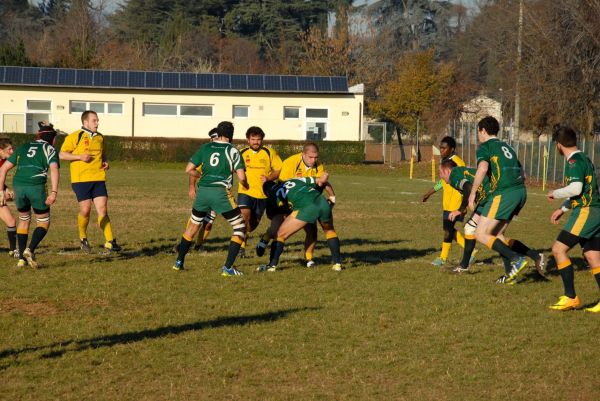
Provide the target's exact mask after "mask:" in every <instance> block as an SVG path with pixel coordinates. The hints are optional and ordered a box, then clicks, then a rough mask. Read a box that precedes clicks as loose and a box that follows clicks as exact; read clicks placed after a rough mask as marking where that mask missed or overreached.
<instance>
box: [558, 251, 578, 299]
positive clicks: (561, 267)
mask: <svg viewBox="0 0 600 401" xmlns="http://www.w3.org/2000/svg"><path fill="white" fill-rule="evenodd" d="M557 267H558V272H559V273H560V277H561V278H562V282H563V286H564V287H565V295H566V296H568V297H569V298H575V269H574V268H573V265H572V264H571V260H570V259H567V260H565V261H564V262H562V263H559V264H558V265H557Z"/></svg>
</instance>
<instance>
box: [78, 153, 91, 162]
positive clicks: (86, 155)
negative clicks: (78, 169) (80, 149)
mask: <svg viewBox="0 0 600 401" xmlns="http://www.w3.org/2000/svg"><path fill="white" fill-rule="evenodd" d="M92 159H93V158H92V155H90V154H89V153H82V154H80V155H79V160H81V161H82V162H84V163H89V162H91V161H92Z"/></svg>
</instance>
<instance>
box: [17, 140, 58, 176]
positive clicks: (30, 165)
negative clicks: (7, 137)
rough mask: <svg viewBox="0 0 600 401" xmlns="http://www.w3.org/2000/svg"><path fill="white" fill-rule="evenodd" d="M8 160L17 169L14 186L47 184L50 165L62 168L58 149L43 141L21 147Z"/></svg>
mask: <svg viewBox="0 0 600 401" xmlns="http://www.w3.org/2000/svg"><path fill="white" fill-rule="evenodd" d="M7 160H8V161H9V162H11V163H12V164H14V165H15V167H16V168H15V170H16V172H15V177H14V178H13V185H39V184H45V183H46V181H48V168H49V167H50V164H52V163H56V164H57V165H59V166H60V164H59V162H58V155H57V154H56V149H54V147H53V146H52V145H50V144H49V143H48V142H46V141H42V140H41V139H40V140H37V141H34V142H30V143H26V144H24V145H21V146H19V147H18V148H17V149H16V150H15V151H14V153H13V154H12V155H10V157H9V158H8V159H7Z"/></svg>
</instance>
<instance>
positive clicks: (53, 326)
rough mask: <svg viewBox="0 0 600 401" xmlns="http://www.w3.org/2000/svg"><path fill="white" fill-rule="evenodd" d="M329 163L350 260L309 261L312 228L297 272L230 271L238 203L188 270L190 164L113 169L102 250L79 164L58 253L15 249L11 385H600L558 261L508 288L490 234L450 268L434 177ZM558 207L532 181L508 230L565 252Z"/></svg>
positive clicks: (4, 381)
mask: <svg viewBox="0 0 600 401" xmlns="http://www.w3.org/2000/svg"><path fill="white" fill-rule="evenodd" d="M423 168H424V169H425V168H426V166H425V167H423ZM330 171H331V173H332V177H331V181H332V183H333V185H334V186H335V188H336V191H337V199H338V204H337V205H336V208H335V216H336V227H337V230H338V233H339V236H340V238H341V240H342V252H343V254H344V259H345V265H346V267H348V269H346V270H345V271H343V272H341V273H336V272H333V271H331V270H330V264H329V260H328V250H327V248H326V246H325V245H324V243H323V242H320V245H319V248H318V250H317V256H318V261H319V262H320V263H319V266H318V268H316V269H313V270H306V269H305V268H302V267H301V265H300V258H301V241H302V240H303V237H302V235H300V234H298V235H297V236H295V237H293V238H292V239H291V240H290V242H289V246H288V248H287V249H286V253H285V254H284V258H283V259H282V260H283V263H282V266H284V267H288V269H285V270H283V271H281V272H276V273H262V274H257V273H253V271H254V268H255V267H257V266H258V264H259V263H264V260H259V259H258V258H256V257H254V258H251V259H243V260H240V261H238V263H237V265H236V266H237V267H238V268H239V269H240V270H242V271H243V272H245V273H246V275H245V276H244V277H239V278H223V277H221V276H219V274H218V269H219V268H220V266H221V264H222V262H223V260H224V258H225V248H226V243H227V242H228V238H229V233H230V228H229V226H228V225H227V224H226V223H225V221H224V220H223V219H222V218H219V219H218V220H217V222H216V224H215V229H214V230H213V235H212V237H211V238H210V241H209V243H208V248H209V251H210V252H208V253H207V254H198V253H192V254H190V256H189V257H188V259H187V261H186V269H187V270H186V271H184V272H175V271H173V270H172V269H171V266H172V264H173V261H174V255H173V254H171V253H169V251H170V250H171V248H172V247H173V245H174V244H175V243H176V241H177V239H178V238H179V236H180V234H181V232H182V230H183V228H184V224H185V221H186V219H187V217H188V215H189V211H190V201H189V200H188V199H187V178H186V176H185V174H184V173H183V166H180V165H161V166H154V167H153V166H150V165H147V164H146V165H142V164H120V165H116V166H113V169H112V170H111V172H110V176H109V191H110V194H111V200H110V203H109V212H110V216H111V220H112V221H113V226H114V231H115V234H116V236H117V239H118V240H119V242H120V243H121V244H122V245H123V246H124V248H125V251H124V252H123V253H122V254H121V255H119V256H104V255H101V254H100V253H99V251H100V249H99V248H98V245H100V244H101V242H102V241H101V236H100V231H99V230H98V229H96V228H94V229H93V230H90V242H92V244H93V245H95V246H96V250H97V253H94V254H92V255H83V254H81V253H80V252H79V248H78V243H77V228H76V213H77V211H76V208H75V205H76V202H75V199H74V196H73V195H72V193H71V191H70V189H69V185H68V177H67V174H68V169H67V168H63V174H64V175H65V176H64V177H63V182H62V184H61V191H60V194H59V200H58V203H57V205H56V207H54V208H53V212H52V226H51V228H50V232H49V234H48V236H47V237H46V239H45V240H44V242H43V243H42V247H41V248H40V250H39V252H38V259H39V261H40V263H42V264H43V265H44V268H42V269H39V270H37V271H32V270H30V269H25V270H18V269H17V268H16V263H15V262H14V261H13V260H12V259H9V257H8V256H3V257H2V265H1V266H2V267H1V268H0V399H1V400H36V401H39V400H58V399H60V400H209V399H210V400H221V399H231V400H508V399H511V400H590V401H597V400H598V399H600V386H599V384H600V382H599V379H598V372H600V341H599V339H598V332H599V328H600V320H599V316H596V315H593V314H589V313H585V312H583V311H575V312H567V313H560V312H553V311H550V310H548V308H547V307H548V305H549V304H551V303H553V302H554V301H555V300H556V298H557V297H558V296H559V295H561V294H562V284H561V282H560V278H559V277H558V276H557V274H556V270H552V271H551V272H550V275H549V278H550V279H549V280H542V279H540V278H538V277H537V275H536V273H535V272H534V271H530V272H529V273H528V276H527V277H528V280H527V281H525V282H524V283H521V284H518V285H515V286H503V285H497V284H495V283H494V280H495V279H496V278H497V277H498V276H499V275H500V274H501V273H502V268H501V262H500V260H499V259H498V258H495V257H494V255H493V254H492V253H491V252H490V251H488V250H485V249H482V248H481V247H479V246H478V248H479V249H480V252H479V254H478V259H479V260H480V261H483V264H480V265H477V266H476V271H475V273H474V274H467V275H460V276H457V275H452V274H449V273H444V272H442V271H440V270H439V269H438V268H435V267H433V266H431V265H430V264H429V263H430V261H431V260H432V259H433V258H434V257H435V256H437V252H438V248H439V246H440V241H441V197H440V196H437V195H436V196H437V197H436V196H434V197H433V198H432V199H431V201H430V202H428V203H426V204H423V203H421V202H420V196H421V194H422V193H424V192H425V191H426V190H427V189H428V188H429V187H430V185H431V183H430V182H427V181H425V180H412V181H410V180H408V179H407V178H406V171H405V170H404V169H402V170H400V169H395V170H389V169H387V168H384V167H380V166H370V167H338V166H335V167H333V168H332V169H331V170H330ZM424 171H426V169H425V170H424ZM425 175H426V174H423V176H425ZM554 206H555V205H553V204H551V203H550V202H548V201H547V200H546V199H545V198H544V196H543V194H542V192H541V191H540V190H539V189H532V190H530V191H529V201H528V203H527V206H526V207H525V209H524V211H523V213H522V215H521V216H519V218H518V219H517V220H516V221H515V222H514V223H513V224H512V226H511V228H510V229H509V232H508V234H509V236H511V235H512V236H513V237H515V238H519V239H521V240H522V241H523V242H525V243H527V244H529V245H530V246H531V247H532V248H535V249H539V250H540V251H544V252H548V251H549V248H550V246H551V244H552V241H553V239H554V238H555V236H556V234H557V233H558V231H559V229H560V228H559V227H557V226H553V225H551V224H550V223H549V215H550V213H551V211H552V210H553V207H554ZM262 224H263V225H264V224H266V221H265V222H263V223H262ZM263 225H261V229H262V227H263ZM321 235H322V234H321ZM250 242H251V244H250V248H251V249H252V248H253V245H254V244H255V243H256V236H254V237H252V239H251V240H250ZM250 253H252V254H253V252H250ZM459 256H460V252H459V249H458V246H454V247H453V249H452V252H451V257H452V258H453V259H454V260H455V261H458V258H459ZM572 256H574V260H575V261H576V262H577V263H578V266H579V270H578V271H577V273H576V286H577V290H578V294H579V296H580V297H581V298H582V301H583V303H584V304H586V305H589V304H592V303H593V302H597V301H598V300H599V298H600V293H599V292H598V289H597V288H596V284H595V283H594V281H593V278H592V276H591V274H590V272H589V270H587V271H584V269H585V266H584V264H583V263H582V261H581V258H580V257H579V256H580V251H579V250H576V251H574V252H573V254H572Z"/></svg>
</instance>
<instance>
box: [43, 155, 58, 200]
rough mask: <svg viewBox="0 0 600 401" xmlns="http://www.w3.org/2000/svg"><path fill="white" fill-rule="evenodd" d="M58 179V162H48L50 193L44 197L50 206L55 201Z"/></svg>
mask: <svg viewBox="0 0 600 401" xmlns="http://www.w3.org/2000/svg"><path fill="white" fill-rule="evenodd" d="M59 181H60V173H59V171H58V164H56V163H52V164H50V185H51V186H50V188H51V190H50V193H49V194H48V197H46V202H45V203H46V205H48V206H50V205H52V204H54V202H56V196H57V195H58V182H59Z"/></svg>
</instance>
